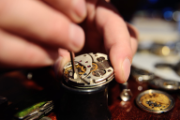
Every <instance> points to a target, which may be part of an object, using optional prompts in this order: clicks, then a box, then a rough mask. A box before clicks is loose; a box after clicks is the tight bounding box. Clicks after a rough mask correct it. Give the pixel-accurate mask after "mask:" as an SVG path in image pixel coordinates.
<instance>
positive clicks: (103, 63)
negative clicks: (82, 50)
mask: <svg viewBox="0 0 180 120" xmlns="http://www.w3.org/2000/svg"><path fill="white" fill-rule="evenodd" d="M71 58H72V57H71ZM71 62H72V60H71ZM74 62H75V63H76V65H75V66H74V68H73V69H75V70H73V69H72V65H73V64H74V63H73V62H72V63H68V64H67V65H66V66H65V67H64V78H65V81H66V82H67V83H68V84H69V85H73V86H75V87H78V88H94V87H98V86H102V85H104V84H107V83H109V82H110V81H111V80H112V79H113V78H114V70H113V68H112V67H111V65H110V63H109V61H108V59H107V55H105V54H102V53H96V54H93V53H89V54H83V55H79V56H76V57H75V58H74ZM73 71H76V72H77V76H79V77H77V78H75V77H74V76H75V75H74V74H72V72H73Z"/></svg>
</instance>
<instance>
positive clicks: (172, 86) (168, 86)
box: [148, 78, 180, 91]
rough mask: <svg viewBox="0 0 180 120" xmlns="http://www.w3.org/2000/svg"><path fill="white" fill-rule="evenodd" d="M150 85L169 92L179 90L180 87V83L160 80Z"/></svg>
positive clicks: (150, 82) (155, 80) (151, 81)
mask: <svg viewBox="0 0 180 120" xmlns="http://www.w3.org/2000/svg"><path fill="white" fill-rule="evenodd" d="M148 83H149V85H150V86H151V87H153V88H160V89H164V90H169V91H173V90H178V89H179V87H180V86H179V82H177V81H172V80H164V79H159V78H157V79H153V80H150V81H149V82H148Z"/></svg>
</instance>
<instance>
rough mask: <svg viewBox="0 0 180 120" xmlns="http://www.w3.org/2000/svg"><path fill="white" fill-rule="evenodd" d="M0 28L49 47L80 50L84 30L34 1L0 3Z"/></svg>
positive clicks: (18, 0) (9, 0)
mask: <svg viewBox="0 0 180 120" xmlns="http://www.w3.org/2000/svg"><path fill="white" fill-rule="evenodd" d="M0 9H1V10H0V11H1V12H0V17H1V19H0V27H2V28H3V29H6V30H8V31H11V32H13V33H16V34H18V35H22V36H25V37H28V38H33V39H35V40H38V41H37V42H39V43H42V44H45V45H47V46H51V48H59V47H61V48H66V49H69V50H71V51H75V52H77V51H79V50H80V49H81V48H82V47H83V44H84V32H83V30H82V29H81V28H80V27H79V26H77V25H75V24H73V23H72V22H70V20H69V19H68V18H67V17H66V16H65V15H63V14H62V13H60V12H57V11H56V10H54V9H52V8H50V7H49V6H47V5H45V4H44V3H42V2H40V1H35V0H17V1H11V0H7V1H5V0H3V1H0Z"/></svg>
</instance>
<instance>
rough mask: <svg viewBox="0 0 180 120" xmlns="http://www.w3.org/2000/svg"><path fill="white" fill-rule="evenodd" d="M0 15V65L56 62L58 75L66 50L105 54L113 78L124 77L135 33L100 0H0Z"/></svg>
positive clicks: (130, 59) (130, 57)
mask: <svg viewBox="0 0 180 120" xmlns="http://www.w3.org/2000/svg"><path fill="white" fill-rule="evenodd" d="M0 18H1V19H0V51H1V52H0V66H1V68H32V67H42V66H48V65H53V64H54V63H55V61H56V64H55V65H56V68H58V70H59V72H60V74H61V73H62V69H63V66H64V65H65V64H66V63H67V62H68V61H69V60H70V57H69V53H68V50H70V51H73V52H75V53H77V52H80V53H84V52H104V53H107V54H108V55H109V58H110V61H111V64H112V66H113V67H114V71H115V77H116V80H117V81H118V82H120V83H123V82H125V81H126V80H127V79H128V76H129V72H130V64H131V61H132V57H133V55H134V53H135V52H136V49H137V32H136V30H135V29H134V28H133V27H132V26H131V25H127V24H126V23H125V22H124V20H123V19H122V17H121V16H120V15H119V14H118V12H117V11H116V9H115V8H114V7H113V6H112V5H110V4H109V3H107V2H105V1H104V0H41V1H40V0H16V1H12V0H1V1H0ZM67 43H68V44H67ZM57 58H58V59H57ZM124 61H126V62H124ZM128 61H129V62H128ZM57 63H58V65H57ZM124 63H126V64H124ZM128 63H130V64H128Z"/></svg>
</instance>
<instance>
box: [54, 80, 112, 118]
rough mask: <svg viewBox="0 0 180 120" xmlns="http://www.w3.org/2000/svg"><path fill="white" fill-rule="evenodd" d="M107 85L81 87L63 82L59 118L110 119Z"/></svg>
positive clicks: (59, 101) (59, 102)
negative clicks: (74, 86) (70, 85)
mask: <svg viewBox="0 0 180 120" xmlns="http://www.w3.org/2000/svg"><path fill="white" fill-rule="evenodd" d="M107 88H108V87H107V85H104V86H101V87H97V88H91V89H81V88H73V87H69V86H67V85H66V84H64V83H62V84H61V89H60V100H58V106H56V107H57V108H58V112H57V118H58V120H110V118H111V114H110V111H109V109H108V90H107Z"/></svg>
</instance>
